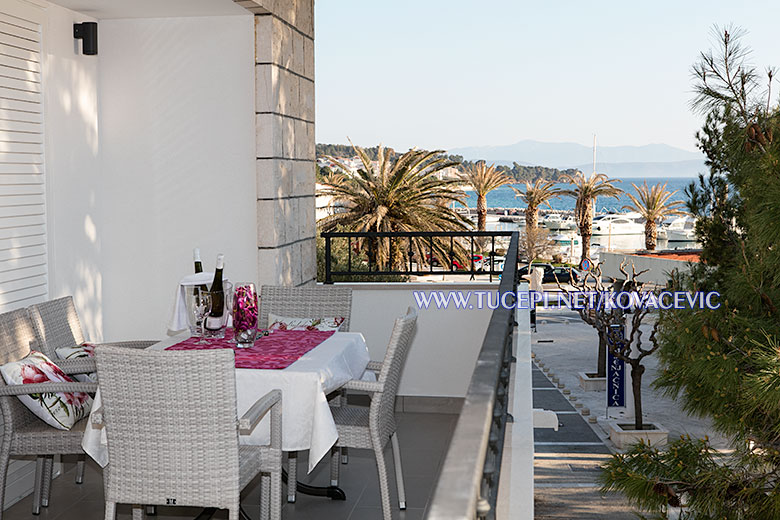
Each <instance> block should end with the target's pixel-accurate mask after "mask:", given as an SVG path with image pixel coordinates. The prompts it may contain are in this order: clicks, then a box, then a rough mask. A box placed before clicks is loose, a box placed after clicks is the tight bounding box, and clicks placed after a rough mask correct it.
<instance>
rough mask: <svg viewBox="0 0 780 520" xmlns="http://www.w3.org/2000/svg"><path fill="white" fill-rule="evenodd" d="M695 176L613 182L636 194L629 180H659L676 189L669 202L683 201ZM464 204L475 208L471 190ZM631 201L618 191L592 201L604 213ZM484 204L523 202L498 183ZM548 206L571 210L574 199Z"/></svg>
mask: <svg viewBox="0 0 780 520" xmlns="http://www.w3.org/2000/svg"><path fill="white" fill-rule="evenodd" d="M695 180H696V179H695V178H686V177H675V178H667V177H646V178H636V177H632V178H626V177H624V178H622V179H620V181H621V182H618V183H616V185H617V186H618V187H619V188H620V189H622V190H624V191H627V192H629V193H632V194H634V195H636V190H634V187H633V186H631V183H632V182H633V183H634V184H636V185H637V186H641V185H642V183H644V182H645V181H647V185H648V186H653V185H654V184H658V183H659V182H660V183H666V189H667V190H669V191H673V192H676V193H674V194H673V195H672V196H671V197H670V199H669V200H670V201H673V200H680V201H683V202H685V201H686V196H685V188H686V187H687V186H688V185H689V184H690V183H691V182H693V181H695ZM513 186H514V187H515V188H518V189H519V190H524V189H525V184H514V185H513ZM556 186H557V187H558V188H561V189H570V188H571V185H570V184H557V185H556ZM466 196H467V199H466V204H467V206H468V207H469V208H475V207H476V206H477V197H476V195H474V192H473V191H471V190H467V191H466ZM630 202H631V201H630V200H629V198H628V197H627V196H626V195H625V194H621V195H620V197H619V198H617V199H615V198H612V197H599V198H598V199H597V200H596V211H597V212H599V213H608V212H619V211H623V209H622V208H623V206H625V205H627V204H629V203H630ZM487 205H488V208H524V207H525V204H524V203H523V202H522V200H520V199H519V198H517V197H516V196H515V192H514V190H512V189H511V188H510V187H509V186H508V185H507V186H501V187H500V188H496V189H495V190H493V191H491V192H490V193H488V195H487ZM550 205H551V206H552V209H554V210H573V209H574V199H573V198H572V197H559V198H557V199H552V200H551V201H550ZM540 209H547V206H542V207H541V208H540Z"/></svg>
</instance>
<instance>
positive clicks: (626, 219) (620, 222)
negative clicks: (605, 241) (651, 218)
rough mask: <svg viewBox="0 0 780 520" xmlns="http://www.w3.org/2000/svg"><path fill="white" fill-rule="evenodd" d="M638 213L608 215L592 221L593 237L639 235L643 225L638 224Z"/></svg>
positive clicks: (643, 229) (642, 231) (643, 230)
mask: <svg viewBox="0 0 780 520" xmlns="http://www.w3.org/2000/svg"><path fill="white" fill-rule="evenodd" d="M641 218H642V216H641V215H639V213H634V212H632V213H608V214H606V215H599V216H597V217H596V218H594V219H593V235H594V236H599V235H641V234H643V233H644V232H645V226H644V224H642V223H640V222H638V220H639V219H641Z"/></svg>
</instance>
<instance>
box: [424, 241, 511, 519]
mask: <svg viewBox="0 0 780 520" xmlns="http://www.w3.org/2000/svg"><path fill="white" fill-rule="evenodd" d="M518 242H519V234H518V233H517V232H513V233H512V238H511V241H510V244H509V249H508V251H507V254H506V262H505V263H504V270H503V274H502V277H501V283H500V285H499V301H502V302H505V303H506V305H499V306H498V307H497V308H496V309H495V310H494V311H493V314H492V316H491V317H490V323H489V324H488V328H487V331H486V333H485V338H484V340H483V341H482V349H481V350H480V353H479V357H478V359H477V363H476V367H475V368H474V372H473V373H472V376H471V381H470V383H469V388H468V391H467V392H466V399H465V401H464V404H463V408H462V409H461V412H460V416H459V417H458V422H457V424H456V426H455V431H454V432H453V435H452V440H451V441H450V446H449V449H448V450H447V455H446V457H445V459H444V465H443V466H442V470H441V473H440V475H439V480H438V482H437V484H436V489H435V491H434V495H433V500H432V502H431V505H430V507H429V509H428V514H427V516H426V519H427V520H472V519H474V518H479V519H490V520H492V519H494V518H495V515H496V499H497V496H498V483H499V476H500V473H501V458H502V455H503V448H504V435H505V433H506V424H507V421H508V420H511V416H510V415H509V412H508V407H509V383H510V369H511V363H512V361H513V357H512V341H513V333H514V328H515V326H516V325H517V324H516V322H515V309H514V308H512V307H514V304H515V299H516V295H517V285H518V276H517V248H518ZM505 293H511V294H512V296H511V297H507V298H506V300H503V298H504V296H503V295H504V294H505Z"/></svg>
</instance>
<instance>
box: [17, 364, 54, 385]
mask: <svg viewBox="0 0 780 520" xmlns="http://www.w3.org/2000/svg"><path fill="white" fill-rule="evenodd" d="M21 375H22V384H24V385H30V384H34V383H48V382H49V378H48V377H47V376H46V374H44V373H43V371H42V370H41V369H40V368H38V367H36V366H35V365H22V366H21Z"/></svg>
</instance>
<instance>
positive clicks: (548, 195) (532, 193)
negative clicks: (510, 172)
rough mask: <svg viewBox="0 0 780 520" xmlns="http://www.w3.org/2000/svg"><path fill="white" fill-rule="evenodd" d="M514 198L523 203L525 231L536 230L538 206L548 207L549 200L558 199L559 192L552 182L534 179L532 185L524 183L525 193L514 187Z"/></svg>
mask: <svg viewBox="0 0 780 520" xmlns="http://www.w3.org/2000/svg"><path fill="white" fill-rule="evenodd" d="M512 189H513V190H514V191H515V197H520V200H522V201H523V202H525V210H524V212H525V229H526V230H529V229H536V227H537V224H538V222H539V206H541V205H542V204H547V205H548V206H550V199H552V198H556V197H559V196H560V195H561V190H560V189H559V188H556V187H555V183H554V182H553V181H546V180H544V179H536V180H535V181H534V183H533V184H531V183H528V182H526V183H525V191H524V192H523V191H520V190H518V189H517V188H515V187H514V186H512Z"/></svg>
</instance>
